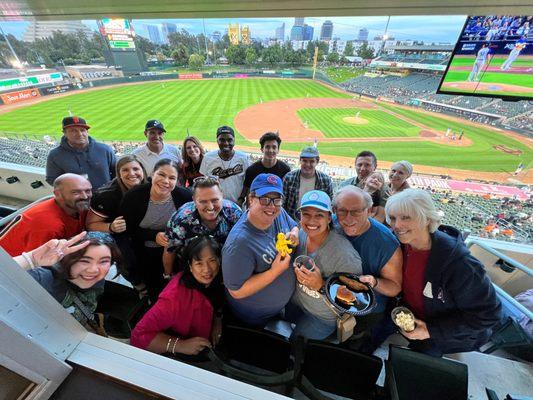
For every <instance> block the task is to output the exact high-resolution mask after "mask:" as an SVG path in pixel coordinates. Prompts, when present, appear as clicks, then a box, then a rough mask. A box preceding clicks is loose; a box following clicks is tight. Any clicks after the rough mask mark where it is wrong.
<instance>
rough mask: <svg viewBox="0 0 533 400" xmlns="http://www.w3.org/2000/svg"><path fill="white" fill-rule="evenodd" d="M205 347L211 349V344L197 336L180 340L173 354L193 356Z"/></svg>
mask: <svg viewBox="0 0 533 400" xmlns="http://www.w3.org/2000/svg"><path fill="white" fill-rule="evenodd" d="M206 347H211V343H209V340H207V339H205V338H203V337H198V336H197V337H193V338H190V339H180V340H178V343H177V344H176V348H175V353H181V354H187V355H189V356H195V355H196V354H198V353H200V352H201V351H202V350H203V349H205V348H206Z"/></svg>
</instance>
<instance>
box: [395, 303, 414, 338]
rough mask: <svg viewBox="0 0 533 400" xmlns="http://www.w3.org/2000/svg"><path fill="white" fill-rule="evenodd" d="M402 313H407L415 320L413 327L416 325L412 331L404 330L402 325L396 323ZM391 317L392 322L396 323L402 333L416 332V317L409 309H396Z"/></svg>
mask: <svg viewBox="0 0 533 400" xmlns="http://www.w3.org/2000/svg"><path fill="white" fill-rule="evenodd" d="M401 312H403V313H405V314H408V315H410V316H411V318H413V325H414V327H413V329H411V330H405V329H403V328H402V327H401V326H400V325H398V323H397V322H396V317H397V316H398V314H399V313H401ZM390 316H391V318H392V322H394V324H395V325H396V326H397V327H398V328H400V329H401V330H402V331H404V332H412V331H414V330H415V328H416V322H414V320H415V315H414V314H413V312H412V311H411V310H409V309H408V308H407V307H396V308H395V309H393V310H392V311H391V313H390Z"/></svg>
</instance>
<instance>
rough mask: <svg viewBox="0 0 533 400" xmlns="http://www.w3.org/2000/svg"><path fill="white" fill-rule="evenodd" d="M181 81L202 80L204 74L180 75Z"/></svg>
mask: <svg viewBox="0 0 533 400" xmlns="http://www.w3.org/2000/svg"><path fill="white" fill-rule="evenodd" d="M178 76H179V79H202V78H203V75H202V74H179V75H178Z"/></svg>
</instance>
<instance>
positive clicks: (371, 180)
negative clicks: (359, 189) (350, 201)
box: [365, 172, 385, 192]
mask: <svg viewBox="0 0 533 400" xmlns="http://www.w3.org/2000/svg"><path fill="white" fill-rule="evenodd" d="M384 183H385V182H384V181H383V175H381V173H380V172H372V173H371V174H370V175H369V176H368V178H367V180H366V181H365V189H369V190H370V191H371V192H374V191H376V190H380V189H381V187H382V186H383V184H384Z"/></svg>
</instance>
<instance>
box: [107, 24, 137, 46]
mask: <svg viewBox="0 0 533 400" xmlns="http://www.w3.org/2000/svg"><path fill="white" fill-rule="evenodd" d="M100 32H101V33H102V35H103V36H104V37H105V38H106V39H107V41H108V42H109V46H110V47H111V48H112V49H114V50H117V49H120V50H135V43H134V41H133V38H134V37H135V31H134V30H133V26H132V25H131V21H129V20H127V19H123V18H104V19H102V24H101V25H100Z"/></svg>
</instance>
